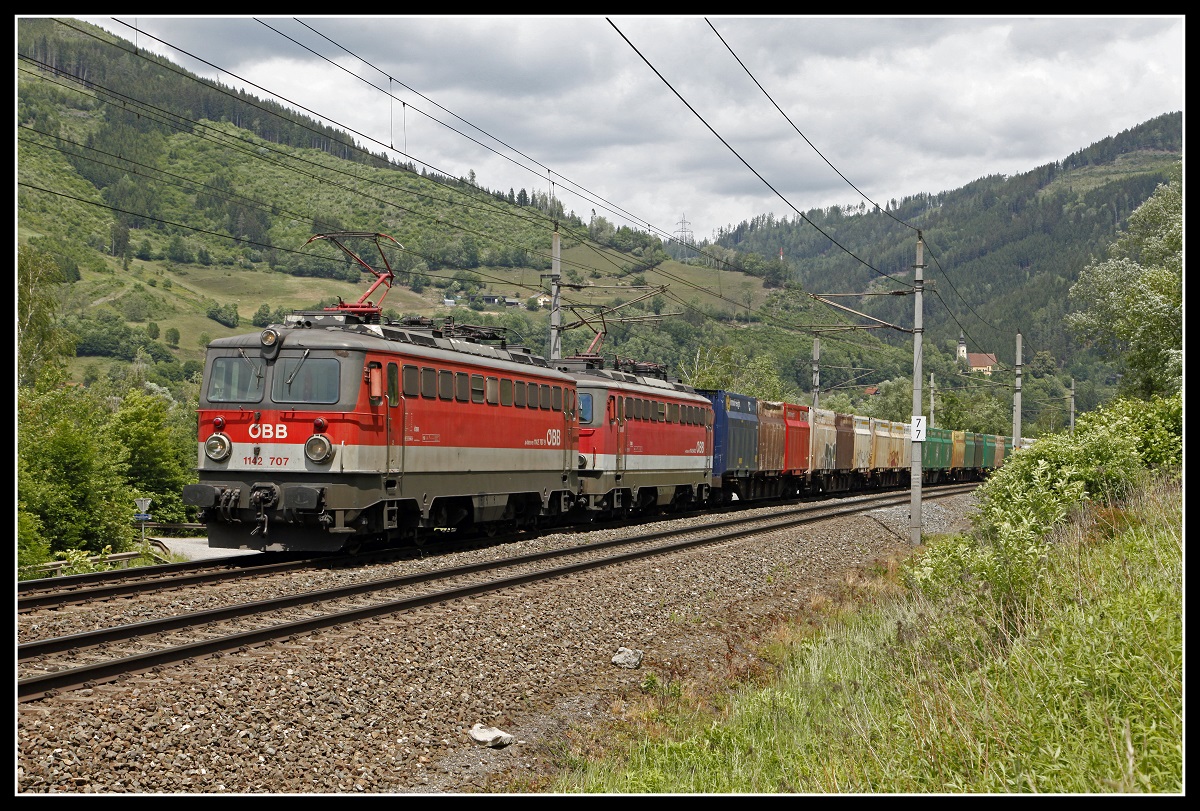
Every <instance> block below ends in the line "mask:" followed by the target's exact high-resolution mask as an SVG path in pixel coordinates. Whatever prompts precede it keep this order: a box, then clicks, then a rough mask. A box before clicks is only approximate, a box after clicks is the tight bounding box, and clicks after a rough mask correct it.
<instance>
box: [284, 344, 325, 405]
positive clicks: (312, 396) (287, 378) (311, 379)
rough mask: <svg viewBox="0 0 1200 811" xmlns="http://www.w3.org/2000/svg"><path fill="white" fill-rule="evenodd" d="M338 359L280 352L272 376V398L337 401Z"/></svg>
mask: <svg viewBox="0 0 1200 811" xmlns="http://www.w3.org/2000/svg"><path fill="white" fill-rule="evenodd" d="M340 374H341V363H339V362H338V359H337V358H314V357H312V356H311V355H310V354H309V350H305V351H304V354H303V355H295V356H280V358H279V360H277V361H275V369H274V371H273V372H272V378H271V399H272V400H274V401H275V402H277V403H336V402H337V401H338V388H339V383H340V381H339V377H340Z"/></svg>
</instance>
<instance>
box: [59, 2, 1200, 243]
mask: <svg viewBox="0 0 1200 811" xmlns="http://www.w3.org/2000/svg"><path fill="white" fill-rule="evenodd" d="M81 19H86V20H88V21H89V22H93V23H95V24H97V25H100V26H102V27H104V28H106V29H108V30H110V31H112V32H113V33H115V34H117V35H119V36H121V37H123V38H125V39H128V40H130V41H134V42H136V43H137V45H138V46H139V47H143V48H147V49H149V50H153V51H156V52H158V53H161V54H163V55H164V56H167V57H168V58H170V59H171V60H172V61H174V62H176V63H177V64H179V65H181V66H182V67H184V68H187V69H188V70H190V71H192V72H195V73H197V74H200V75H203V76H205V77H208V78H212V79H217V80H219V81H220V82H222V83H223V84H226V85H231V86H234V87H240V88H244V89H245V90H247V91H248V92H250V93H252V94H254V95H257V96H260V97H266V96H273V97H275V98H276V99H277V100H279V101H280V102H282V103H285V104H289V105H293V106H298V107H301V108H304V110H303V111H304V112H306V113H307V114H309V115H312V116H314V117H317V118H320V119H322V120H324V121H325V122H326V123H328V124H330V125H333V126H335V127H338V128H343V129H346V130H349V131H352V132H353V133H354V137H355V139H356V140H357V141H358V142H359V143H360V144H361V145H364V146H366V147H367V148H369V149H370V150H371V151H372V152H376V153H378V152H381V151H386V152H388V153H390V154H393V156H394V157H396V158H397V159H399V160H412V161H415V162H416V163H417V164H418V166H422V165H423V166H427V167H429V168H431V169H433V170H436V171H438V172H441V173H443V174H448V175H453V176H456V177H466V176H467V175H468V173H469V172H472V171H473V172H475V175H476V181H477V182H478V183H479V184H480V185H481V186H484V187H487V188H489V189H493V190H495V189H501V190H504V191H507V190H508V189H509V188H513V189H516V190H520V189H521V188H526V189H528V190H530V191H533V190H535V189H536V190H539V191H543V192H550V191H553V192H554V193H555V194H556V195H557V196H559V197H560V198H561V199H562V200H563V205H564V206H565V208H566V209H567V210H568V211H575V212H576V213H577V214H579V215H580V216H582V217H583V218H584V219H585V220H586V219H587V218H588V217H589V216H590V214H591V212H592V211H593V210H595V212H596V213H597V214H598V215H600V216H604V217H606V218H608V219H609V220H610V221H613V222H616V223H617V224H628V225H634V226H636V227H639V228H642V229H644V230H650V231H652V232H654V233H656V234H659V235H660V236H665V235H670V234H674V233H677V232H679V231H681V230H684V229H686V230H688V231H690V232H692V234H693V235H694V236H695V238H697V239H702V238H707V237H711V236H713V234H714V232H715V231H716V230H717V229H719V228H722V227H727V226H730V225H736V224H737V223H739V222H741V221H743V220H748V219H750V218H752V217H754V216H757V215H759V214H764V213H768V212H770V213H773V214H774V215H775V216H776V217H778V218H782V217H787V218H789V219H790V218H793V217H795V216H796V215H797V214H798V212H807V211H808V210H810V209H813V208H821V207H826V206H830V205H835V204H837V205H846V204H854V205H857V204H858V203H860V202H864V201H865V202H867V204H868V205H870V204H872V203H878V204H880V205H883V204H886V203H887V201H888V200H890V199H893V198H894V199H899V198H902V197H904V196H907V195H912V194H917V193H920V192H929V193H937V192H940V191H946V190H951V189H955V188H958V187H960V186H962V185H963V184H965V183H968V182H970V181H972V180H974V179H976V178H979V177H981V176H984V175H993V174H1003V175H1010V174H1018V173H1021V172H1024V171H1027V170H1029V169H1032V168H1034V167H1036V166H1039V165H1041V164H1044V163H1048V162H1050V161H1053V160H1058V159H1061V158H1063V157H1066V156H1067V155H1069V154H1070V153H1072V152H1075V151H1077V150H1079V149H1082V148H1084V147H1087V146H1089V145H1091V144H1093V143H1095V142H1097V141H1099V140H1101V139H1103V138H1106V137H1108V136H1110V135H1116V134H1118V133H1120V132H1122V131H1123V130H1126V129H1129V128H1131V127H1134V126H1136V125H1138V124H1141V123H1142V122H1144V121H1146V120H1148V119H1151V118H1154V117H1155V116H1158V115H1161V114H1163V113H1167V112H1174V111H1178V110H1182V109H1183V94H1184V79H1183V77H1184V55H1183V54H1184V50H1183V49H1184V17H1183V16H1182V15H1170V16H1136V17H1083V16H1072V17H1028V16H1026V17H991V18H984V17H958V18H955V17H904V18H899V17H895V18H889V17H722V16H715V15H709V16H569V17H555V16H506V17H486V16H484V17H476V16H456V17H437V16H421V17H405V16H379V17H328V16H327V17H267V16H263V17H133V16H116V17H82V18H81ZM400 153H404V155H406V156H407V157H405V156H404V155H401V154H400Z"/></svg>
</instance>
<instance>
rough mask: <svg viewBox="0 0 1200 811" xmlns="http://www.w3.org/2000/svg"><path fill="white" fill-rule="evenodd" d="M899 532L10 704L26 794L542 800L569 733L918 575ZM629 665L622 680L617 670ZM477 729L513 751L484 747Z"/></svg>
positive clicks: (66, 616) (902, 518)
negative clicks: (889, 576)
mask: <svg viewBox="0 0 1200 811" xmlns="http://www.w3.org/2000/svg"><path fill="white" fill-rule="evenodd" d="M972 504H973V500H972V498H971V497H970V496H958V497H953V498H950V499H945V500H939V501H936V502H934V501H928V500H927V501H925V502H924V503H923V509H922V517H923V522H924V529H925V532H926V533H937V532H947V531H961V530H965V529H966V528H967V527H968V526H969V524H968V522H967V519H966V516H967V514H968V512H969V510H970V509H971V506H972ZM907 515H908V506H907V505H904V506H901V507H894V508H887V509H881V510H876V511H874V512H872V513H871V514H870V515H869V516H862V517H853V518H841V519H835V520H833V521H830V522H826V523H823V524H821V525H819V526H818V527H815V528H814V527H804V528H801V529H798V530H789V531H787V532H784V533H775V534H772V535H771V536H769V537H758V538H754V539H747V540H744V541H740V542H736V543H727V544H721V545H718V546H712V547H703V548H700V549H697V550H693V551H691V552H689V553H686V554H683V555H677V556H672V557H670V558H653V559H649V560H644V561H637V562H633V563H629V564H625V565H623V566H620V567H617V568H615V569H611V570H605V571H603V572H599V573H597V572H588V573H582V574H578V575H571V576H566V577H563V578H560V579H558V580H557V581H554V582H551V583H540V584H530V585H528V586H525V587H522V588H520V589H514V590H512V591H509V592H506V593H503V594H499V595H485V596H481V597H478V598H473V599H466V600H460V601H457V602H454V603H450V604H446V605H441V606H432V607H429V608H426V609H421V610H419V611H414V612H411V613H406V614H400V615H392V616H389V617H385V618H380V619H376V620H371V621H368V622H362V623H358V624H356V625H354V626H353V627H350V628H342V629H335V630H328V631H323V632H320V633H319V634H314V635H312V636H310V637H306V638H303V639H299V640H296V641H294V642H290V643H287V644H279V645H274V646H270V647H264V648H258V649H254V650H249V651H245V652H239V653H233V654H230V655H226V656H222V657H220V658H215V659H201V660H197V661H195V662H194V663H192V664H191V665H183V666H173V667H169V668H165V669H163V670H162V671H160V672H159V673H148V674H145V675H144V676H138V677H133V678H130V679H127V680H125V681H122V682H119V683H116V684H110V685H101V686H98V687H96V688H92V689H90V690H84V691H80V692H75V693H70V694H64V695H60V696H56V697H53V698H48V699H43V700H41V701H37V702H32V703H29V704H22V705H19V707H18V714H17V781H16V782H17V791H18V792H21V793H58V792H67V793H121V792H128V793H183V794H219V793H228V794H255V793H261V794H288V793H315V794H325V793H347V794H352V793H362V794H372V793H373V794H388V793H405V792H419V793H473V792H494V791H502V790H504V789H503V786H506V785H512V784H513V783H511V782H510V781H517V783H515V784H516V785H534V784H536V782H537V780H538V779H539V778H540V777H541V776H542V775H544V774H547V773H550V772H551V771H552V768H553V764H552V760H553V756H554V753H555V752H556V751H558V750H559V748H560V747H561V744H562V742H563V740H564V736H566V735H567V733H568V731H571V730H580V729H601V728H602V727H603V725H604V724H605V723H607V722H610V721H613V720H617V719H620V718H621V717H622V715H623V713H624V712H625V711H626V709H627V708H628V707H629V704H630V701H631V700H633V699H635V698H636V697H637V695H639V693H640V691H639V685H640V684H641V683H642V682H643V680H645V679H646V678H647V677H648V675H649V674H654V676H655V677H656V678H657V679H658V680H659V681H660V682H663V681H667V680H697V681H699V680H705V679H711V678H716V679H725V680H726V681H729V680H730V679H731V678H732V677H733V676H734V675H736V674H745V673H750V672H754V670H755V669H756V667H759V665H760V664H761V663H759V662H757V659H756V657H755V655H754V644H755V643H754V640H756V639H758V638H760V636H761V635H762V634H763V633H766V632H768V631H769V629H770V628H771V627H772V626H773V625H774V624H776V623H777V622H778V621H779V620H780V619H781V618H787V617H797V616H802V615H804V614H805V612H806V611H808V610H809V609H810V608H811V607H812V606H813V605H816V604H818V603H819V602H820V601H821V600H823V599H826V598H827V597H828V596H829V595H832V594H836V593H837V592H838V590H839V589H841V588H843V587H844V584H845V583H846V581H847V578H850V577H854V576H855V575H856V573H857V572H859V571H861V570H862V569H863V568H865V567H869V566H871V565H873V564H874V563H876V562H878V561H880V560H884V559H886V558H888V557H890V556H893V555H904V554H907V553H908V551H909V550H910V546H909V543H908V540H907V539H908V526H907V522H908V518H907ZM695 520H696V521H698V522H701V523H703V522H705V520H706V519H703V518H698V519H695ZM676 525H677V524H676ZM602 532H605V533H609V532H616V530H603V531H602ZM597 539H598V538H597V537H596V535H590V536H588V538H587V541H581V540H580V538H579V536H571V535H562V536H559V535H551V536H546V537H543V538H539V539H536V540H533V541H526V542H521V543H518V544H511V545H508V546H506V547H502V548H492V549H488V550H479V551H474V552H467V553H458V554H454V555H448V556H445V557H439V558H436V559H427V560H425V561H407V562H404V563H399V564H391V566H392V567H401V566H406V567H411V568H414V569H416V568H419V567H425V568H428V567H429V566H431V565H438V566H441V565H458V564H460V563H466V562H469V561H472V560H478V559H482V558H488V557H501V556H508V555H512V554H517V553H523V552H531V551H536V550H538V549H542V548H554V547H559V546H564V545H575V544H578V543H581V542H590V541H592V540H597ZM321 574H322V575H323V576H324V577H326V578H335V577H346V576H353V575H347V574H345V573H337V572H324V573H321ZM378 576H382V573H381V572H380V570H375V571H374V574H373V575H372V577H378ZM326 585H334V582H333V581H332V580H330V582H328V583H327V584H326ZM185 594H186V593H185V592H173V593H171V592H167V593H164V594H163V595H161V596H159V597H157V598H150V599H148V600H140V601H138V602H137V604H133V601H128V600H119V601H113V602H112V603H106V604H103V606H88V607H84V608H82V609H76V610H72V609H64V610H63V611H60V612H55V616H53V617H47V616H42V617H40V618H39V619H38V620H37V621H36V622H35V621H23V622H25V624H24V625H21V624H19V628H18V634H19V636H18V638H19V639H20V640H22V641H25V640H27V639H31V638H34V637H41V636H57V635H62V634H66V633H73V632H75V631H74V630H72V629H75V630H84V629H86V628H87V627H95V626H96V625H97V624H103V623H104V622H108V621H112V620H114V619H118V618H120V617H121V616H128V618H129V621H137V620H141V619H146V618H147V617H148V616H156V615H159V614H161V613H162V612H164V611H166V612H172V611H173V612H178V611H179V610H183V609H188V610H190V609H191V606H190V605H188V604H187V602H188V599H189V598H188V597H186V596H184V595H185ZM251 599H252V598H251ZM156 601H157V602H156ZM197 607H200V606H197ZM35 626H36V627H35ZM621 648H625V649H627V651H628V652H630V653H629V654H628V655H629V657H630V658H631V659H632V661H627V662H624V663H623V664H620V663H614V661H613V660H614V657H615V656H616V655H617V654H618V652H619V651H620V649H621ZM639 657H640V662H637V659H638V658H639ZM635 662H637V665H636V666H635V667H630V666H627V665H630V664H634V663H635ZM473 728H474V729H475V730H476V734H477V736H478V737H482V733H485V732H487V731H489V730H497V731H500V732H504V733H508V734H510V735H511V736H512V738H513V742H512V743H510V744H509V745H506V746H494V747H493V746H489V745H485V744H481V743H479V742H477V741H476V740H475V739H474V738H473V737H472V734H471V732H472V729H473Z"/></svg>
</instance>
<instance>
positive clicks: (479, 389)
mask: <svg viewBox="0 0 1200 811" xmlns="http://www.w3.org/2000/svg"><path fill="white" fill-rule="evenodd" d="M471 402H472V403H482V402H483V375H471Z"/></svg>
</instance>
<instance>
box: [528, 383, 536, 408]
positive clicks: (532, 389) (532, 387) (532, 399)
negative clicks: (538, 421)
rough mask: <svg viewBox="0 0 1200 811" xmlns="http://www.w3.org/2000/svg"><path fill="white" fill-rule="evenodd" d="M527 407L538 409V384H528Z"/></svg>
mask: <svg viewBox="0 0 1200 811" xmlns="http://www.w3.org/2000/svg"><path fill="white" fill-rule="evenodd" d="M528 406H529V407H530V408H537V407H538V384H537V383H530V384H529V402H528Z"/></svg>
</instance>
